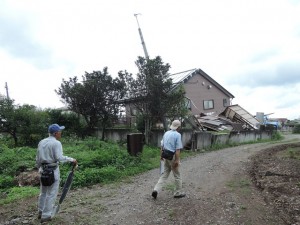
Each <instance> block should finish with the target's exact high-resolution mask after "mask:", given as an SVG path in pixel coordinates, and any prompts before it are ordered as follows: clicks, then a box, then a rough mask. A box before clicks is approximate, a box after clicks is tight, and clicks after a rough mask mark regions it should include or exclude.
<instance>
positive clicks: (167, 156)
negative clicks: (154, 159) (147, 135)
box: [161, 149, 175, 160]
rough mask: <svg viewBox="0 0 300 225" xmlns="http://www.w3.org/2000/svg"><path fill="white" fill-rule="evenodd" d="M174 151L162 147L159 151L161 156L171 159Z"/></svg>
mask: <svg viewBox="0 0 300 225" xmlns="http://www.w3.org/2000/svg"><path fill="white" fill-rule="evenodd" d="M174 154H175V152H172V151H169V150H166V149H164V150H163V151H162V153H161V157H162V158H164V159H168V160H172V159H173V156H174Z"/></svg>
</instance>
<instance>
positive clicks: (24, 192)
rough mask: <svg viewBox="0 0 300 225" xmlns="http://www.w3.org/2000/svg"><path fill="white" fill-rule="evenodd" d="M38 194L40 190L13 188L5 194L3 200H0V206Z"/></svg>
mask: <svg viewBox="0 0 300 225" xmlns="http://www.w3.org/2000/svg"><path fill="white" fill-rule="evenodd" d="M39 192H40V189H39V188H36V187H13V188H11V189H9V191H8V192H7V193H6V197H5V198H1V199H0V205H3V204H8V203H10V202H13V201H16V200H20V199H24V198H29V197H33V196H37V195H38V194H39Z"/></svg>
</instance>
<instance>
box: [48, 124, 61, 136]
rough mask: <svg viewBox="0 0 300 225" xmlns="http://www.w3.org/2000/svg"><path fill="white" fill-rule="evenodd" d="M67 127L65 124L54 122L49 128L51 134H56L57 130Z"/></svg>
mask: <svg viewBox="0 0 300 225" xmlns="http://www.w3.org/2000/svg"><path fill="white" fill-rule="evenodd" d="M63 129H65V126H59V125H58V124H52V125H50V126H49V128H48V132H49V133H50V134H54V133H55V132H59V131H61V130H63Z"/></svg>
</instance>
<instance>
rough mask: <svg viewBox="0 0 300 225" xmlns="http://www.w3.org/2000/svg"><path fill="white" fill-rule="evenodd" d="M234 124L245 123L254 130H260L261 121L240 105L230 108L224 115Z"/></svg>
mask: <svg viewBox="0 0 300 225" xmlns="http://www.w3.org/2000/svg"><path fill="white" fill-rule="evenodd" d="M222 114H223V115H224V116H225V117H227V118H229V119H231V120H232V121H233V122H244V123H246V124H247V125H248V126H250V127H251V128H253V129H258V124H259V121H258V120H257V119H256V118H255V117H254V116H252V115H251V114H250V113H249V112H247V111H246V110H245V109H243V108H242V107H241V106H239V105H232V106H228V107H227V108H226V109H225V110H224V112H223V113H222Z"/></svg>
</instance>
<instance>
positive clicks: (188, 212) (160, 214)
mask: <svg viewBox="0 0 300 225" xmlns="http://www.w3.org/2000/svg"><path fill="white" fill-rule="evenodd" d="M299 140H300V135H288V136H286V138H285V140H284V141H281V142H278V143H272V144H270V143H260V144H251V145H243V146H239V147H233V148H226V149H223V150H219V151H213V152H207V153H201V154H199V155H197V156H194V157H190V158H187V159H184V160H182V162H181V171H182V177H183V188H184V191H185V192H186V194H187V196H186V197H185V198H181V199H174V198H173V195H172V189H173V188H174V185H173V181H174V178H173V175H172V174H171V175H170V177H169V180H168V184H167V186H166V188H165V189H164V190H163V191H162V192H161V193H159V195H158V197H157V199H156V200H154V199H152V197H151V192H152V189H153V187H154V185H155V184H156V182H157V180H158V178H159V169H154V170H151V171H149V172H146V173H144V174H142V175H139V176H136V177H134V178H131V179H129V180H126V181H124V182H122V183H118V184H111V185H105V186H101V185H96V186H93V187H90V188H83V189H79V190H75V191H71V192H70V193H69V194H68V197H67V198H66V199H65V201H64V203H63V205H62V206H61V211H60V213H59V214H58V215H57V216H56V217H55V218H54V220H53V221H51V223H49V224H62V225H64V224H76V225H78V224H91V225H93V224H95V225H96V224H97V225H98V224H107V225H124V224H128V225H135V224H147V225H154V224H161V225H170V224H191V225H196V224H199V225H202V224H210V225H213V224H214V225H215V224H216V225H217V224H220V225H221V224H228V225H229V224H230V225H232V224H245V225H248V224H253V225H254V224H255V225H259V224H263V225H268V224H274V225H275V224H276V225H281V224H285V223H284V222H283V221H281V219H280V218H278V217H277V215H276V213H275V212H274V211H273V209H272V208H271V207H270V206H268V205H267V204H266V203H265V202H264V199H263V196H262V195H261V193H260V192H259V191H258V190H257V189H256V188H255V187H254V186H253V184H252V183H251V179H250V177H249V175H248V173H247V165H248V162H249V156H251V155H253V154H255V153H257V152H259V151H260V150H262V149H264V148H269V147H272V146H275V145H279V144H282V143H287V142H299ZM35 201H36V199H33V200H32V201H31V202H30V201H28V202H26V206H27V207H26V208H23V209H21V208H20V206H17V205H15V206H11V207H15V210H13V209H10V212H11V213H15V214H17V215H16V216H15V217H14V223H13V222H12V219H10V220H5V221H4V222H3V221H2V220H1V219H0V222H3V223H0V224H39V221H38V220H37V219H36V218H35V217H36V215H35V214H34V213H35V212H34V211H33V210H34V208H35V205H36V202H35ZM18 207H19V208H18ZM1 211H2V212H3V211H5V210H4V209H1ZM0 215H1V214H0ZM2 215H3V216H4V215H7V213H5V212H4V213H3V214H2ZM24 221H25V223H24Z"/></svg>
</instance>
